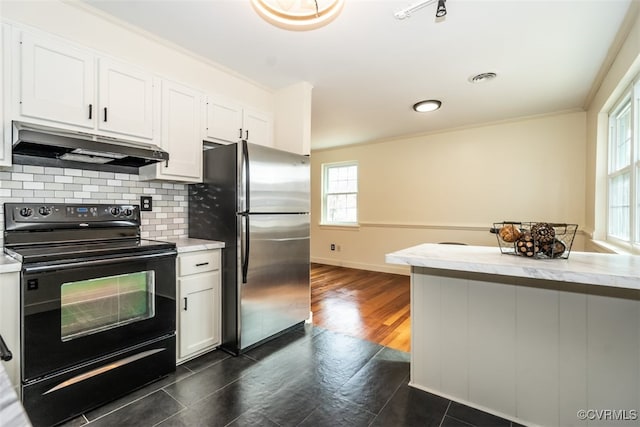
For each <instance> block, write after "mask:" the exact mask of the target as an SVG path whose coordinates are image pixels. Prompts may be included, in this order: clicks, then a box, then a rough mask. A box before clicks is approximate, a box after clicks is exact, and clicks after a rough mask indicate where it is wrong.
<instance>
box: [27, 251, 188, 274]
mask: <svg viewBox="0 0 640 427" xmlns="http://www.w3.org/2000/svg"><path fill="white" fill-rule="evenodd" d="M175 255H176V253H175V252H164V253H156V254H146V255H135V256H126V257H117V258H104V259H94V260H90V261H76V262H67V263H61V264H48V265H28V266H26V267H23V269H22V271H23V272H24V273H27V274H31V273H42V272H46V271H53V270H60V269H63V268H74V267H95V266H100V265H106V264H114V263H118V262H131V261H145V260H150V259H155V258H162V257H167V256H175Z"/></svg>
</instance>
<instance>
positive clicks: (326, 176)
mask: <svg viewBox="0 0 640 427" xmlns="http://www.w3.org/2000/svg"><path fill="white" fill-rule="evenodd" d="M350 166H355V167H356V168H357V177H356V180H357V183H356V191H355V192H345V193H337V192H332V193H329V191H328V187H329V180H328V179H329V169H331V168H341V167H350ZM359 187H360V167H359V166H358V162H357V161H355V160H352V161H345V162H337V163H323V164H322V220H321V224H322V225H332V226H333V225H336V226H350V227H353V226H357V225H358V217H359V214H360V206H359V200H358V199H359V197H358V193H359ZM334 194H355V196H356V218H355V219H354V221H331V220H330V219H329V215H328V208H329V207H328V202H327V196H329V195H334Z"/></svg>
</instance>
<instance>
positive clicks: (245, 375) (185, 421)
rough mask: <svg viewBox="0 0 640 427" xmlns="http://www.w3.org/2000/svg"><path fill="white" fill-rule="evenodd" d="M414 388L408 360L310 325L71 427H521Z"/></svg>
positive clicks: (190, 367)
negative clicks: (411, 382)
mask: <svg viewBox="0 0 640 427" xmlns="http://www.w3.org/2000/svg"><path fill="white" fill-rule="evenodd" d="M408 381H409V355H408V354H407V353H403V352H400V351H397V350H392V349H390V348H386V347H382V346H380V345H377V344H374V343H371V342H368V341H363V340H360V339H358V338H353V337H349V336H346V335H342V334H339V333H335V332H330V331H327V330H324V329H320V328H317V327H316V328H314V327H312V326H306V327H304V328H303V327H300V328H298V329H295V330H293V331H291V332H289V333H287V334H285V335H282V336H281V337H279V338H277V339H275V340H273V341H270V342H268V343H266V344H263V345H262V346H260V347H258V348H255V349H253V350H251V351H249V352H247V353H246V354H244V355H241V356H239V357H231V356H229V355H228V354H226V353H224V352H222V351H213V352H211V353H208V354H206V355H204V356H201V357H199V358H197V359H195V360H192V361H190V362H187V363H185V364H184V365H181V366H179V367H178V368H177V369H176V372H175V373H174V374H172V375H170V376H169V377H166V378H164V379H162V380H160V381H158V382H155V383H153V384H150V385H148V386H147V387H145V388H143V389H141V390H138V391H136V392H134V393H131V394H129V395H127V396H125V397H124V398H122V399H120V400H117V401H115V402H111V403H109V404H107V405H105V406H102V407H100V408H98V409H96V410H93V411H91V412H88V413H86V414H84V415H83V416H80V417H78V418H76V419H74V420H72V421H70V422H68V423H66V424H65V426H81V425H86V426H87V427H97V426H136V427H143V426H159V427H169V426H252V427H254V426H314V427H315V426H331V427H336V426H385V427H386V426H393V427H396V426H442V427H453V426H465V427H468V426H478V427H481V426H496V427H498V426H505V427H511V426H512V424H511V422H510V421H508V420H504V419H501V418H498V417H495V416H493V415H490V414H487V413H484V412H480V411H478V410H475V409H473V408H469V407H467V406H464V405H460V404H458V403H455V402H451V401H449V400H447V399H444V398H441V397H438V396H435V395H432V394H429V393H426V392H423V391H420V390H416V389H413V388H411V387H409V386H408V385H407V383H408Z"/></svg>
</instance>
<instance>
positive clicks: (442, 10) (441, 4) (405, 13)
mask: <svg viewBox="0 0 640 427" xmlns="http://www.w3.org/2000/svg"><path fill="white" fill-rule="evenodd" d="M436 1H437V2H438V7H437V8H436V18H443V17H444V16H445V15H446V14H447V7H446V6H445V2H446V0H420V1H419V2H417V3H414V4H412V5H411V6H409V7H405V8H404V9H402V10H399V11H397V12H396V13H395V14H394V15H393V16H395V17H396V19H406V18H410V17H411V14H412V13H413V12H415V11H417V10H420V9H422V8H423V7H425V6H428V5H430V4H433V3H435V2H436Z"/></svg>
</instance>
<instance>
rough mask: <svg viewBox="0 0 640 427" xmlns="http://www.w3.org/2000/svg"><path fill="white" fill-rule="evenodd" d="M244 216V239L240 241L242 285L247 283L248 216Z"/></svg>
mask: <svg viewBox="0 0 640 427" xmlns="http://www.w3.org/2000/svg"><path fill="white" fill-rule="evenodd" d="M243 216H244V233H243V234H244V236H243V237H244V239H243V241H242V252H241V254H242V283H247V273H248V272H249V253H250V251H249V244H250V238H249V215H247V214H245V215H243Z"/></svg>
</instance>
